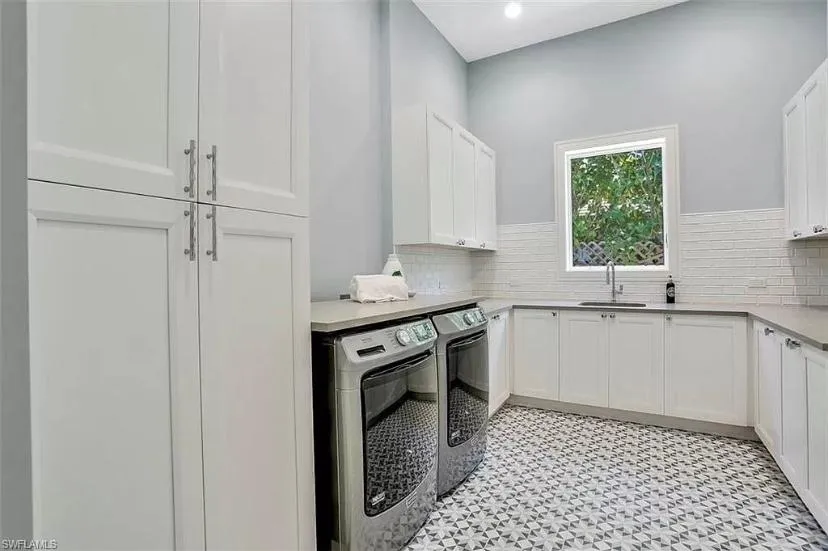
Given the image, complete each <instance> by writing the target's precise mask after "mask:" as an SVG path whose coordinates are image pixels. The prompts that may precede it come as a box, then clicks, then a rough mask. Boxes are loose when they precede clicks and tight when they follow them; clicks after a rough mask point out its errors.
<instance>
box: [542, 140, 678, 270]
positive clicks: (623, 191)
mask: <svg viewBox="0 0 828 551" xmlns="http://www.w3.org/2000/svg"><path fill="white" fill-rule="evenodd" d="M677 143H678V129H677V128H676V127H665V128H657V129H653V130H643V131H636V132H627V133H624V134H617V135H612V136H602V137H598V138H590V139H586V140H573V141H568V142H561V143H558V144H556V146H555V164H556V183H557V187H558V190H557V198H558V220H560V221H561V222H562V223H563V224H562V227H560V231H559V235H560V239H561V245H562V246H561V247H560V251H561V252H562V254H563V258H562V261H563V264H564V269H565V273H566V274H569V275H578V276H584V275H587V274H589V273H591V272H592V273H594V272H602V271H603V270H604V269H605V268H606V266H607V264H608V263H609V262H610V261H612V262H614V263H615V265H616V267H617V269H618V270H620V271H626V272H630V275H632V276H634V277H640V278H648V277H649V278H663V277H664V276H665V275H666V273H668V272H669V273H672V274H674V275H676V276H678V273H677V271H678V265H677V260H678V254H677V251H676V247H675V242H674V241H673V239H672V238H675V237H677V236H676V223H677V216H678V166H677V159H678V156H677Z"/></svg>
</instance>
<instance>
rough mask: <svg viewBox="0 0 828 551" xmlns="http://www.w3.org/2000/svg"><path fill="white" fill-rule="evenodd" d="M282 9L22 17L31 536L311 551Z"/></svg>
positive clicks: (296, 9) (294, 25)
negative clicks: (25, 41) (26, 85)
mask: <svg viewBox="0 0 828 551" xmlns="http://www.w3.org/2000/svg"><path fill="white" fill-rule="evenodd" d="M303 10H304V8H303V6H302V3H301V2H293V3H291V2H288V1H284V0H274V1H269V2H267V1H262V2H255V3H231V2H218V1H216V2H214V1H210V2H201V3H199V2H178V1H172V0H171V1H168V2H146V3H128V4H123V3H108V2H100V3H79V2H63V3H60V2H48V3H47V2H43V3H32V4H31V5H30V10H29V29H28V34H29V78H30V89H29V94H30V96H29V125H30V167H29V176H30V180H31V181H30V184H29V194H30V195H29V211H30V212H29V225H30V288H31V291H30V292H31V348H32V350H31V353H32V359H31V378H32V383H31V391H32V448H33V468H32V470H33V473H32V474H33V476H32V479H33V488H32V492H33V507H34V510H33V518H34V534H33V535H34V537H35V538H50V539H51V538H55V539H57V540H58V541H59V542H60V546H61V549H78V550H81V549H254V548H255V549H302V550H304V549H313V548H315V542H314V511H313V473H312V467H311V465H312V463H313V461H312V441H311V432H312V431H311V406H310V394H311V393H310V363H309V350H310V323H309V311H310V298H309V295H310V293H309V259H308V221H307V218H306V217H307V191H308V190H307V55H308V48H307V30H306V29H305V24H306V21H307V17H306V14H304V13H303Z"/></svg>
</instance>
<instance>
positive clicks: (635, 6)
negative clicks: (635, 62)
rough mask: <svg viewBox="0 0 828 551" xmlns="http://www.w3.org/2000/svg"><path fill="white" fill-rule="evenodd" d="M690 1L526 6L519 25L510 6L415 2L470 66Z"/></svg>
mask: <svg viewBox="0 0 828 551" xmlns="http://www.w3.org/2000/svg"><path fill="white" fill-rule="evenodd" d="M686 1H687V0H523V1H522V2H521V4H522V5H523V12H522V13H521V14H520V16H519V17H518V18H517V19H508V18H507V17H506V16H505V15H503V8H504V7H505V6H506V4H507V3H508V2H507V1H499V0H414V3H415V4H417V6H418V7H419V8H420V11H422V12H423V13H424V14H425V16H426V17H428V19H429V20H430V21H431V22H432V24H433V25H434V26H435V27H437V30H439V31H440V32H441V33H442V34H443V36H445V37H446V39H447V40H448V41H449V42H450V43H451V44H452V46H454V47H455V48H456V49H457V51H458V52H460V55H462V56H463V57H464V58H465V59H466V61H475V60H478V59H482V58H484V57H489V56H492V55H495V54H499V53H502V52H508V51H509V50H514V49H515V48H521V47H523V46H528V45H529V44H535V43H537V42H543V41H545V40H550V39H552V38H557V37H560V36H565V35H568V34H572V33H576V32H578V31H583V30H585V29H591V28H593V27H599V26H601V25H606V24H607V23H612V22H613V21H619V20H621V19H626V18H628V17H633V16H636V15H640V14H642V13H646V12H648V11H654V10H658V9H661V8H666V7H667V6H672V5H673V4H678V3H680V2H686Z"/></svg>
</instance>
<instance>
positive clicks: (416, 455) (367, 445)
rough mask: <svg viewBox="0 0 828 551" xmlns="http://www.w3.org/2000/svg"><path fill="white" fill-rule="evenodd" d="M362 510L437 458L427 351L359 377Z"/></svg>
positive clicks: (416, 480) (432, 371)
mask: <svg viewBox="0 0 828 551" xmlns="http://www.w3.org/2000/svg"><path fill="white" fill-rule="evenodd" d="M362 419H363V434H362V445H363V452H364V453H363V459H364V461H363V469H364V481H365V484H364V490H365V514H366V515H368V516H369V517H370V516H375V515H378V514H380V513H382V512H383V511H386V510H388V509H390V508H391V507H393V506H394V505H396V504H397V503H399V502H400V501H402V500H403V499H405V497H406V496H408V495H409V494H410V493H411V492H412V491H414V490H415V489H416V488H417V486H418V485H419V484H420V482H422V481H423V479H425V477H426V475H427V474H428V473H429V472H430V471H431V470H432V469H433V468H434V465H435V463H436V460H437V440H438V430H439V429H438V410H437V362H436V361H435V356H434V353H433V352H432V351H429V352H426V353H424V354H421V355H419V356H417V357H415V358H412V359H409V360H406V361H405V362H403V363H399V364H393V365H389V366H385V367H382V368H380V369H379V370H376V371H373V372H371V373H368V374H367V375H366V376H365V377H364V378H363V379H362Z"/></svg>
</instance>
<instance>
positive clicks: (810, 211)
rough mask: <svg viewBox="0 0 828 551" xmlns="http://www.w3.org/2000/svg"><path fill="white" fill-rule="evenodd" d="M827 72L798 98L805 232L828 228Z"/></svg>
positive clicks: (807, 85) (808, 86)
mask: <svg viewBox="0 0 828 551" xmlns="http://www.w3.org/2000/svg"><path fill="white" fill-rule="evenodd" d="M826 96H828V71H826V70H825V68H824V67H823V68H821V69H820V70H819V71H817V73H816V75H814V77H812V79H811V81H810V82H809V83H808V84H806V86H805V91H804V93H803V96H802V109H803V112H804V117H805V160H806V168H805V180H806V182H807V183H806V190H807V191H806V197H807V199H806V202H807V219H806V222H807V225H808V227H807V228H806V233H808V234H810V233H813V228H814V226H828V212H826V208H828V172H826V169H828V139H826V132H828V109H826V103H827V100H828V97H826Z"/></svg>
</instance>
